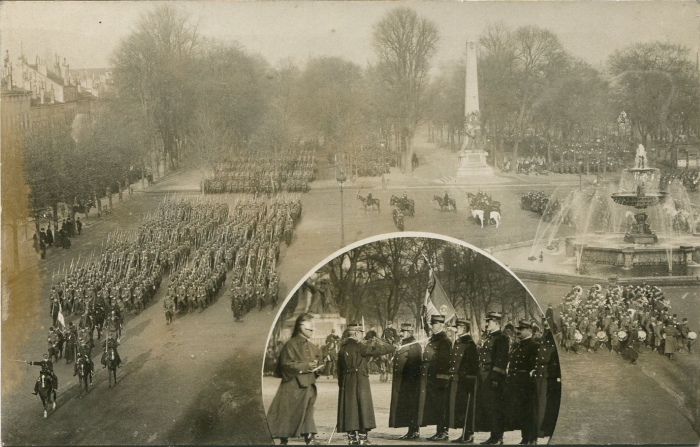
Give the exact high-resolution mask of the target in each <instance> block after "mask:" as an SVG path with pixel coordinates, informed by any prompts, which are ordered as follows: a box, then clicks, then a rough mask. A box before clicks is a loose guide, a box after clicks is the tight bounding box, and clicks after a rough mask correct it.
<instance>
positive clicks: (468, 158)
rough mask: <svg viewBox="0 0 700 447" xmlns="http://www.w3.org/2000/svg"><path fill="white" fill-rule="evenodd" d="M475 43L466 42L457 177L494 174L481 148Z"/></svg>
mask: <svg viewBox="0 0 700 447" xmlns="http://www.w3.org/2000/svg"><path fill="white" fill-rule="evenodd" d="M476 70H477V69H476V43H475V42H474V41H471V40H470V41H468V42H467V76H466V80H465V82H464V119H465V130H466V135H465V137H464V144H463V145H462V150H461V151H460V152H459V169H457V177H459V178H464V177H474V176H484V175H494V172H493V168H492V167H491V166H489V165H488V163H486V156H487V155H488V153H487V152H486V151H484V150H483V148H482V147H481V146H482V141H483V139H482V138H481V123H480V117H479V80H478V78H477V71H476Z"/></svg>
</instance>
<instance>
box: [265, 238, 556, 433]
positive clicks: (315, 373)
mask: <svg viewBox="0 0 700 447" xmlns="http://www.w3.org/2000/svg"><path fill="white" fill-rule="evenodd" d="M374 239H376V238H374ZM455 241H456V240H449V241H448V240H444V239H437V238H435V235H428V234H425V235H424V236H423V237H414V236H396V235H394V236H389V238H388V239H380V240H375V241H372V242H368V243H364V244H363V243H360V245H357V246H356V247H355V248H353V249H352V250H350V251H347V252H345V253H342V254H340V255H339V256H336V257H334V258H333V259H331V260H330V261H329V262H328V263H326V264H325V265H323V266H321V267H320V268H319V269H318V270H316V271H313V272H311V274H310V275H308V279H306V281H304V282H303V283H302V284H301V285H300V286H299V287H298V288H297V289H296V290H295V291H294V292H293V293H292V294H291V295H290V296H289V298H288V300H287V301H286V303H285V304H284V305H283V307H282V309H281V311H280V314H279V317H278V319H277V322H276V323H275V325H274V326H273V329H272V333H271V334H270V338H269V341H268V346H267V351H266V353H265V365H264V370H263V396H264V400H265V406H266V411H267V421H268V424H269V425H270V432H271V434H272V437H273V438H277V439H279V443H280V444H288V443H289V442H290V440H291V441H292V442H294V441H297V442H296V443H298V444H301V443H302V440H303V442H304V443H305V444H333V441H334V440H335V444H345V443H347V444H349V445H369V444H372V443H374V444H397V443H399V444H404V443H409V442H411V443H418V444H420V443H422V442H425V441H432V442H442V443H459V444H472V443H475V442H479V443H481V444H488V445H491V444H503V443H504V442H505V443H506V444H528V445H529V444H537V443H538V441H543V442H544V443H546V442H547V441H548V439H549V437H550V436H551V435H552V433H553V432H554V428H555V425H556V421H557V417H558V414H559V403H560V400H561V388H562V380H561V373H560V368H559V356H558V352H557V347H556V342H555V338H554V334H553V332H552V331H551V330H550V328H549V322H548V321H547V319H546V316H545V314H544V312H542V310H541V309H540V308H539V307H538V306H537V303H536V302H535V301H534V299H533V298H532V296H531V295H530V294H529V292H528V291H527V289H526V288H525V287H524V286H523V285H522V283H521V282H519V280H518V279H517V278H516V277H515V276H514V275H513V274H512V273H511V272H509V271H508V270H506V269H505V268H503V266H502V265H500V264H499V263H497V262H495V261H494V260H493V259H492V258H490V257H488V256H486V255H485V254H484V253H483V252H480V251H477V250H475V249H473V247H470V246H468V245H466V244H464V243H461V244H457V243H455ZM273 396H274V397H273ZM450 429H454V430H452V432H450ZM429 434H430V436H429ZM294 438H301V439H294Z"/></svg>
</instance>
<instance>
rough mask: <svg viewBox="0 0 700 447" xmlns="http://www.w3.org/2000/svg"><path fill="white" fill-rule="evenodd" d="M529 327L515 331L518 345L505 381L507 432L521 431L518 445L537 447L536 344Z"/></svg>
mask: <svg viewBox="0 0 700 447" xmlns="http://www.w3.org/2000/svg"><path fill="white" fill-rule="evenodd" d="M532 331H533V327H532V323H531V322H529V321H527V320H520V322H519V324H518V326H517V327H516V334H517V336H518V340H519V342H518V344H517V345H516V346H515V348H514V349H513V352H512V353H511V355H510V364H509V367H508V379H507V380H506V408H507V414H506V428H507V429H509V430H518V429H519V430H520V431H521V433H522V440H521V441H520V444H522V445H529V444H537V432H538V430H537V419H536V418H535V414H536V413H535V409H536V403H537V399H536V387H535V378H534V372H535V368H536V366H537V351H538V348H539V344H538V343H536V342H535V341H534V340H533V337H532Z"/></svg>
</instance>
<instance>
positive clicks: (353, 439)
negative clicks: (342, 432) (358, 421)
mask: <svg viewBox="0 0 700 447" xmlns="http://www.w3.org/2000/svg"><path fill="white" fill-rule="evenodd" d="M348 445H360V441H359V439H357V432H356V431H351V432H348Z"/></svg>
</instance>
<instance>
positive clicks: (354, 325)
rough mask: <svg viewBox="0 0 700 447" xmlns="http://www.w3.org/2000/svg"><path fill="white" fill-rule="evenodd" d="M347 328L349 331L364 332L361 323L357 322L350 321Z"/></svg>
mask: <svg viewBox="0 0 700 447" xmlns="http://www.w3.org/2000/svg"><path fill="white" fill-rule="evenodd" d="M347 330H349V331H360V332H364V331H363V330H362V325H361V324H357V323H350V324H348V327H347Z"/></svg>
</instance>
